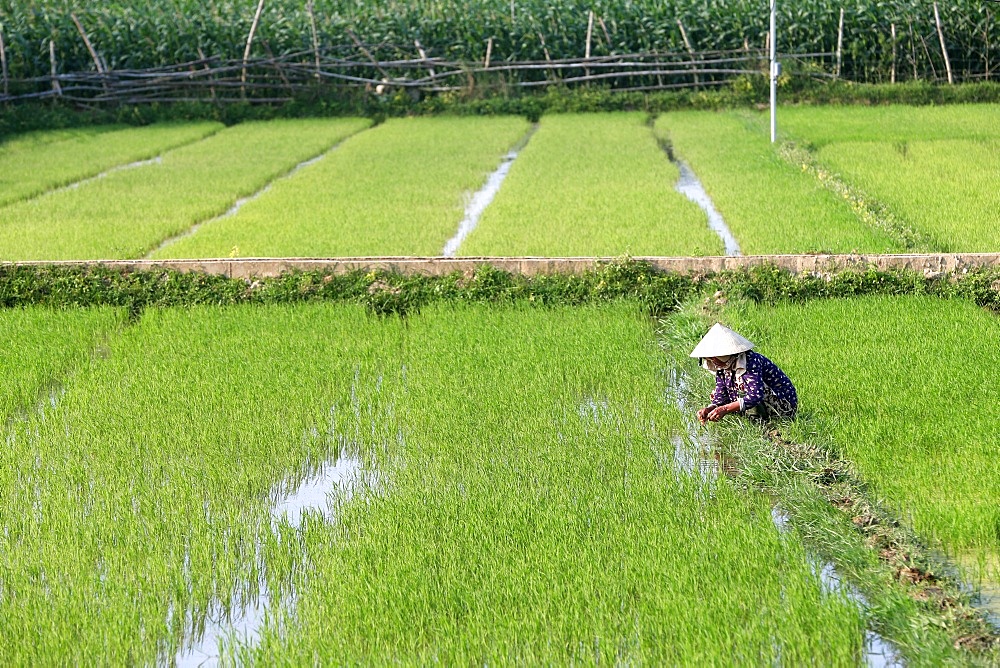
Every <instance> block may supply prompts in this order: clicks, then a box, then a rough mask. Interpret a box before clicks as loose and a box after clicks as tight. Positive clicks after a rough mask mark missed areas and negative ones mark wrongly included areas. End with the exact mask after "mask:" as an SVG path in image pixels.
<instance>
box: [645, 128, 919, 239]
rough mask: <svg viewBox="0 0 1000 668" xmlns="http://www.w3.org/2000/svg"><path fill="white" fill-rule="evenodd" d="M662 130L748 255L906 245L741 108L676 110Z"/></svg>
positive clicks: (677, 155) (660, 130) (660, 131)
mask: <svg viewBox="0 0 1000 668" xmlns="http://www.w3.org/2000/svg"><path fill="white" fill-rule="evenodd" d="M782 112H783V113H784V110H782ZM656 132H657V134H658V135H660V136H661V137H663V138H665V139H667V140H669V141H670V143H671V144H672V146H673V150H674V153H675V155H676V157H677V158H678V159H680V160H683V161H685V162H686V163H688V165H689V166H690V167H691V169H692V171H694V173H695V175H696V176H697V177H698V179H699V180H700V181H701V182H702V185H703V186H704V188H705V191H706V192H707V193H708V195H709V196H710V197H711V198H712V202H713V204H714V205H715V208H716V209H717V210H718V211H719V213H720V214H721V215H722V218H723V220H725V221H726V225H727V226H728V227H729V229H730V230H731V231H732V233H733V235H734V236H735V237H736V239H737V241H738V242H739V244H740V249H741V251H742V252H743V253H744V254H747V255H754V254H771V253H810V252H827V253H849V252H852V251H857V252H864V253H891V252H899V251H900V250H902V249H901V247H900V246H899V244H898V243H897V242H896V241H894V240H893V239H891V238H890V237H889V236H887V235H886V234H884V233H882V232H878V231H875V230H872V229H871V228H870V227H868V226H867V225H865V224H864V223H863V222H862V221H861V220H860V219H859V218H858V217H857V216H856V215H855V214H854V212H853V211H852V210H851V207H850V206H849V205H848V204H847V203H846V202H844V201H843V200H841V199H840V198H838V197H837V196H836V195H834V194H833V193H831V192H829V191H828V190H826V189H825V188H824V186H823V185H822V184H821V183H819V182H818V181H817V180H816V179H815V178H814V177H813V176H812V175H810V174H808V173H806V172H805V171H803V170H800V169H797V168H796V167H795V166H794V165H791V164H789V163H788V162H786V161H785V160H784V159H782V158H781V157H780V156H779V155H778V153H777V152H776V151H775V149H774V147H773V146H772V145H771V144H770V142H769V139H768V136H767V134H766V130H765V129H764V128H763V127H762V126H759V124H755V123H753V122H750V121H748V119H746V118H745V117H743V116H741V115H739V114H735V113H718V112H675V113H669V114H665V115H663V116H661V117H660V118H658V119H657V122H656Z"/></svg>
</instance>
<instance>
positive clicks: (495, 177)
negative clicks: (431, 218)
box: [441, 125, 538, 257]
mask: <svg viewBox="0 0 1000 668" xmlns="http://www.w3.org/2000/svg"><path fill="white" fill-rule="evenodd" d="M537 129H538V126H537V125H533V126H532V127H531V129H530V130H528V134H526V135H525V136H524V137H522V138H521V140H520V141H519V142H517V144H515V145H514V148H512V149H511V150H510V153H508V154H507V155H505V156H504V157H503V160H502V161H501V162H500V166H499V167H497V168H496V170H495V171H494V172H493V173H492V174H490V175H489V177H487V179H486V183H485V184H483V187H482V188H480V189H479V190H478V191H476V193H475V194H474V195H472V197H471V198H469V202H468V203H467V204H466V205H465V216H464V217H463V218H462V221H461V222H460V223H459V224H458V231H457V232H456V233H455V236H453V237H452V238H451V239H448V241H447V243H445V245H444V250H442V251H441V255H443V256H445V257H455V253H457V252H458V247H459V246H461V245H462V242H463V241H465V238H466V237H467V236H469V234H471V233H472V230H474V229H476V225H478V224H479V218H480V216H482V215H483V211H486V207H488V206H489V205H490V202H492V201H493V198H494V197H496V194H497V193H498V192H499V191H500V185H501V184H502V183H503V181H504V179H505V178H507V172H509V171H510V166H511V165H512V164H514V160H515V159H516V158H517V155H518V153H520V152H521V150H522V149H524V147H525V146H526V145H527V144H528V140H529V139H531V135H533V134H534V133H535V130H537Z"/></svg>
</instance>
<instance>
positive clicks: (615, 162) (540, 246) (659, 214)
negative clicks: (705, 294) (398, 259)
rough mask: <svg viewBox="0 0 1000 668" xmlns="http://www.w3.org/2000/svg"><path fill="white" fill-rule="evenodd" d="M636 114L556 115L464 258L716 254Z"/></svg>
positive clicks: (717, 246) (701, 218)
mask: <svg viewBox="0 0 1000 668" xmlns="http://www.w3.org/2000/svg"><path fill="white" fill-rule="evenodd" d="M678 176H679V173H678V171H677V168H676V167H674V166H673V165H672V164H670V162H669V161H668V160H667V157H666V156H665V155H664V153H663V151H661V150H660V148H659V147H658V146H657V144H656V141H655V138H654V137H653V136H652V133H651V132H650V130H649V128H648V127H646V125H645V116H644V115H643V114H640V113H612V114H587V115H575V114H568V115H556V116H546V117H544V118H543V119H542V121H541V123H540V125H539V128H538V131H537V133H535V134H534V135H533V136H532V138H531V140H530V141H529V143H528V145H527V146H526V147H525V148H524V150H523V151H522V152H521V153H520V155H519V156H518V158H517V160H515V161H514V164H513V165H512V166H511V169H510V173H509V175H508V177H507V179H506V180H505V181H504V184H503V186H502V187H501V189H500V192H499V193H498V194H497V196H496V198H495V199H494V201H493V203H492V204H491V205H490V207H489V208H487V209H486V211H485V212H484V214H483V216H482V218H481V220H480V222H479V226H478V227H477V228H476V230H474V231H473V232H472V234H471V235H470V236H469V238H468V239H467V240H466V242H465V244H463V246H462V247H461V248H459V252H460V253H461V254H462V255H542V256H593V255H597V256H615V255H622V254H625V253H627V254H631V255H718V254H720V253H721V252H722V242H721V241H720V240H719V238H718V237H717V236H716V235H715V234H714V233H713V232H711V231H710V230H709V228H708V225H707V223H706V217H705V215H704V214H703V213H702V212H701V210H700V209H699V208H698V207H697V206H696V205H695V204H693V203H692V202H690V201H688V200H687V199H686V198H685V197H684V196H683V195H681V194H680V193H678V192H676V191H674V189H673V186H674V184H675V183H676V182H677V179H678Z"/></svg>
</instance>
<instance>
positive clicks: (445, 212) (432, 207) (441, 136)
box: [154, 117, 528, 258]
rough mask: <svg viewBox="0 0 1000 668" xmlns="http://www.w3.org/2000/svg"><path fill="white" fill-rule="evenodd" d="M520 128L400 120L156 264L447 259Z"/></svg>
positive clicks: (502, 123)
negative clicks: (473, 198) (233, 255)
mask: <svg viewBox="0 0 1000 668" xmlns="http://www.w3.org/2000/svg"><path fill="white" fill-rule="evenodd" d="M527 131H528V123H527V122H526V121H525V120H524V119H523V118H516V117H505V118H504V117H501V118H409V119H393V120H390V121H388V122H386V123H385V124H383V125H380V126H378V127H376V128H374V129H373V130H371V131H369V132H365V133H363V134H361V135H358V136H356V137H352V138H351V139H350V141H347V142H345V143H344V145H343V146H341V147H340V148H338V149H337V151H336V152H335V153H334V154H331V155H330V156H328V157H327V158H326V159H324V160H323V161H322V162H320V163H318V164H316V165H313V166H312V167H310V168H309V169H308V170H306V171H303V172H302V173H301V174H298V175H296V177H295V178H293V179H289V180H287V181H284V182H282V183H279V184H275V187H274V188H272V190H271V191H270V192H269V193H267V195H266V196H265V197H261V198H260V199H259V200H257V201H255V202H251V203H248V204H247V205H246V206H245V207H244V208H243V209H241V210H240V212H239V213H238V214H237V215H235V216H232V217H229V218H226V219H223V220H218V221H214V222H212V223H211V224H210V225H206V226H204V227H202V228H201V229H199V230H198V232H197V233H196V234H194V235H192V236H191V237H189V238H187V239H184V240H182V241H180V242H178V243H176V244H173V245H171V246H169V247H167V248H164V249H162V250H161V251H158V252H157V253H155V254H154V257H158V258H165V257H218V256H220V255H221V256H225V255H229V254H230V251H231V250H234V249H235V250H237V251H238V253H239V255H242V256H245V257H254V256H312V257H316V256H348V255H440V254H441V252H442V249H443V248H444V245H445V243H446V242H447V241H448V239H449V238H451V237H452V236H454V234H455V232H456V231H457V229H458V224H459V222H460V221H461V220H462V218H463V213H464V207H465V200H466V199H467V198H468V197H469V196H470V195H471V193H473V192H475V191H476V190H478V189H479V188H480V187H481V186H482V184H483V182H484V181H485V180H486V177H487V175H489V173H490V172H492V171H493V170H494V169H496V167H497V165H499V163H500V160H501V158H502V156H503V155H504V153H506V152H507V151H508V150H510V148H511V147H512V146H513V145H514V144H515V143H517V141H518V140H519V139H520V138H521V137H523V136H524V135H525V133H526V132H527Z"/></svg>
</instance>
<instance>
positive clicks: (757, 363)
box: [712, 350, 799, 411]
mask: <svg viewBox="0 0 1000 668" xmlns="http://www.w3.org/2000/svg"><path fill="white" fill-rule="evenodd" d="M746 369H747V370H746V372H745V373H744V374H743V375H742V376H737V373H736V371H735V370H731V369H719V370H718V371H716V372H715V391H714V392H712V403H713V404H715V405H716V406H722V405H723V404H728V403H730V402H733V401H739V402H740V410H741V411H745V410H749V409H751V408H753V407H754V406H756V405H757V404H759V403H761V402H762V401H764V400H765V398H767V399H772V398H776V399H779V400H784V401H787V402H788V404H790V405H791V408H792V410H793V411H794V410H795V409H796V408H797V407H798V405H799V399H798V396H797V395H796V394H795V386H794V385H792V381H790V380H789V379H788V376H786V375H785V373H784V372H783V371H782V370H781V369H779V368H778V366H777V365H776V364H775V363H774V362H772V361H771V360H769V359H767V358H766V357H764V356H763V355H761V354H760V353H756V352H754V351H752V350H748V351H747V352H746Z"/></svg>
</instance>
